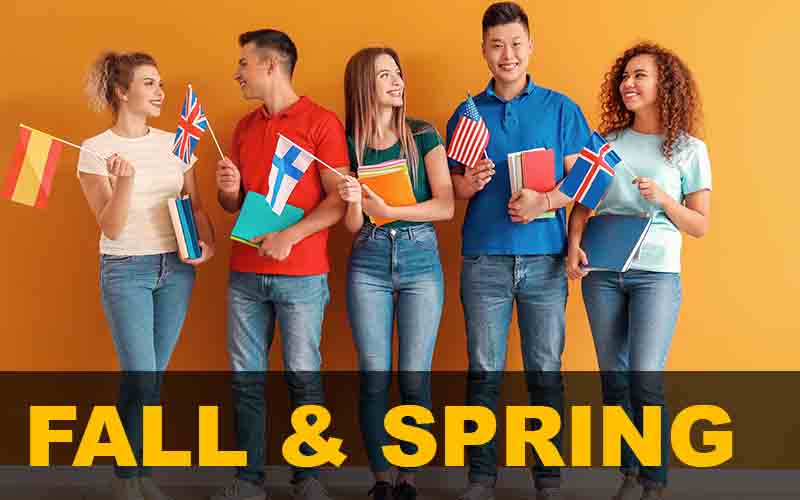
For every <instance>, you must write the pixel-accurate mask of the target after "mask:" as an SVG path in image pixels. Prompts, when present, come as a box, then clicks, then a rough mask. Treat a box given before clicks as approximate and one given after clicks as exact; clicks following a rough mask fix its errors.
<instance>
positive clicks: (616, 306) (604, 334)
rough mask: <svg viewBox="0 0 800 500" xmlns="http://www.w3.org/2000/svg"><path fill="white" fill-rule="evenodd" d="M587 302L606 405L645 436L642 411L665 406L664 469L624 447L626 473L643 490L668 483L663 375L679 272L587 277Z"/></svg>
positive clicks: (678, 290)
mask: <svg viewBox="0 0 800 500" xmlns="http://www.w3.org/2000/svg"><path fill="white" fill-rule="evenodd" d="M582 290H583V301H584V303H585V304H586V312H587V314H588V316H589V325H590V326H591V329H592V337H593V338H594V345H595V350H596V351H597V362H598V365H599V367H600V371H601V377H602V382H603V384H602V385H603V404H604V405H615V406H622V407H623V408H625V411H626V412H627V413H628V416H629V417H632V420H633V422H634V423H635V424H636V428H637V429H639V432H642V429H643V426H642V414H643V407H644V406H660V407H661V464H662V465H661V466H659V467H639V463H638V460H637V459H636V456H635V455H634V454H633V453H632V452H631V450H630V448H629V447H628V446H627V444H626V445H625V446H623V448H622V457H621V458H622V461H621V463H622V468H621V469H622V472H623V473H626V474H634V473H636V470H637V469H638V472H639V480H640V481H641V482H642V483H643V484H644V485H645V486H654V485H664V484H666V482H667V462H668V460H669V454H670V440H669V421H668V419H669V416H668V413H667V407H666V404H665V398H664V383H663V376H662V372H663V370H664V365H665V363H666V359H667V354H668V353H669V347H670V344H671V343H672V335H673V333H674V331H675V323H676V322H677V320H678V310H679V309H680V304H681V277H680V274H678V273H656V272H649V271H635V270H634V271H627V272H625V273H618V272H607V271H592V272H591V273H589V275H588V276H586V277H585V278H583V283H582Z"/></svg>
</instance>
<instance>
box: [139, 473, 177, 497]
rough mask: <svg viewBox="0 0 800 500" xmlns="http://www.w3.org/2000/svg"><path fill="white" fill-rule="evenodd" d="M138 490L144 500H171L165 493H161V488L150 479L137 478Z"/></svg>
mask: <svg viewBox="0 0 800 500" xmlns="http://www.w3.org/2000/svg"><path fill="white" fill-rule="evenodd" d="M139 489H140V490H141V492H142V496H143V497H144V500H173V499H172V497H170V496H167V494H166V493H164V492H163V491H161V488H159V487H158V485H156V483H154V482H153V478H152V477H148V476H141V477H139Z"/></svg>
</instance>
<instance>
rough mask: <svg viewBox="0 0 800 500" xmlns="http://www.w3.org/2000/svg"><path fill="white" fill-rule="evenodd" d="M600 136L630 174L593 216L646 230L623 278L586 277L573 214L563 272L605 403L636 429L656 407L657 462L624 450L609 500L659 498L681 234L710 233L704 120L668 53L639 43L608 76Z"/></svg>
mask: <svg viewBox="0 0 800 500" xmlns="http://www.w3.org/2000/svg"><path fill="white" fill-rule="evenodd" d="M601 100H602V110H603V113H602V118H601V123H600V133H601V134H603V135H604V136H605V137H606V139H607V140H608V141H609V142H610V143H611V145H612V147H613V148H614V150H616V151H617V153H619V155H620V157H622V159H623V161H624V162H625V163H626V164H627V165H628V167H629V169H630V171H631V172H632V173H633V174H634V175H636V178H633V179H632V178H631V177H630V175H629V174H627V172H626V171H627V170H628V169H619V170H618V172H617V175H615V176H614V181H613V183H612V185H611V188H610V189H609V191H608V194H607V195H606V197H605V199H604V200H603V201H602V202H601V203H600V204H599V205H598V207H597V213H598V215H599V214H618V215H638V214H642V213H647V214H649V215H650V217H652V219H653V220H652V225H651V228H650V230H649V232H648V233H647V236H646V237H645V240H644V242H643V243H642V246H641V249H640V251H639V253H638V255H637V256H636V257H635V259H634V261H633V263H632V265H631V266H630V269H629V270H628V271H626V272H622V273H621V272H610V271H592V272H591V273H587V272H586V271H585V270H584V269H582V267H583V266H587V265H589V264H590V262H588V261H587V258H586V254H585V253H584V252H583V250H581V248H580V241H581V236H582V234H583V229H584V227H585V224H586V221H587V220H588V218H589V216H590V215H591V211H590V210H589V209H587V208H585V207H583V206H580V205H576V206H575V208H574V209H573V211H572V214H571V215H570V224H569V249H568V257H567V275H568V276H569V277H570V279H576V278H583V282H582V290H583V299H584V303H585V305H586V312H587V315H588V317H589V324H590V326H591V329H592V336H593V338H594V344H595V349H596V351H597V360H598V364H599V367H600V370H601V372H602V382H603V403H604V404H605V405H619V406H622V407H624V408H625V409H626V411H627V412H628V414H629V416H631V417H632V419H633V421H634V423H635V424H636V426H637V428H638V429H639V431H640V432H642V430H643V417H642V415H643V411H644V410H643V408H644V407H645V406H656V407H660V409H661V443H662V446H661V461H660V463H661V465H659V466H639V464H638V462H637V459H636V456H635V455H634V454H633V453H632V452H631V450H630V449H629V448H628V447H627V446H624V447H623V450H622V468H621V470H622V472H623V474H624V478H623V480H622V485H621V486H620V489H619V491H618V492H617V494H616V495H615V496H614V498H615V499H619V500H622V499H632V498H634V497H635V495H636V493H637V490H638V488H637V485H636V483H637V477H636V476H637V475H638V483H640V484H641V485H642V486H643V487H644V492H643V495H642V496H641V498H642V499H648V500H649V499H660V498H662V496H663V491H664V488H665V487H666V483H667V467H666V464H667V460H668V458H669V449H670V448H669V439H668V436H669V435H668V432H669V426H668V419H667V412H666V406H665V398H664V388H663V382H662V374H661V372H662V371H663V369H664V366H665V363H666V359H667V354H668V352H669V348H670V344H671V341H672V336H673V333H674V331H675V324H676V321H677V318H678V310H679V308H680V303H681V278H680V270H681V262H680V257H681V240H682V236H681V233H683V232H685V233H687V234H689V235H691V236H694V237H696V238H699V237H701V236H703V235H704V234H705V233H706V232H707V231H708V226H709V218H710V206H711V167H710V163H709V158H708V151H707V150H706V145H705V143H703V141H701V140H700V139H697V138H695V137H694V134H696V127H697V123H698V121H699V117H700V100H699V96H698V91H697V85H696V83H695V81H694V78H693V77H692V74H691V72H690V71H689V69H688V68H687V67H686V65H685V64H684V63H683V62H682V61H681V60H680V59H679V58H678V56H676V55H675V54H674V53H672V52H671V51H669V50H666V49H664V48H662V47H659V46H658V45H655V44H652V43H641V44H638V45H636V46H634V47H632V48H630V49H628V50H627V51H625V53H624V54H622V56H621V57H619V58H618V59H617V60H616V62H615V63H614V65H613V66H612V68H611V70H610V71H609V72H608V73H607V74H606V77H605V82H604V83H603V87H602V91H601Z"/></svg>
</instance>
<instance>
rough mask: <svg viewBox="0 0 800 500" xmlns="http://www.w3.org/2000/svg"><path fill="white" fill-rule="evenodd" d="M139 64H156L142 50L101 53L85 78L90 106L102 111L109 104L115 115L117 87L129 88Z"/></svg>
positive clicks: (117, 100) (117, 97)
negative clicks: (124, 52)
mask: <svg viewBox="0 0 800 500" xmlns="http://www.w3.org/2000/svg"><path fill="white" fill-rule="evenodd" d="M139 66H158V65H157V64H156V60H155V59H154V58H153V56H151V55H149V54H145V53H143V52H129V53H126V54H118V53H116V52H105V53H103V54H102V55H101V56H100V58H99V59H98V60H97V61H96V62H95V63H94V64H93V65H92V67H91V68H90V69H89V75H88V77H87V79H86V93H87V94H88V96H89V102H90V104H91V105H92V107H93V108H94V109H95V110H97V111H102V110H104V109H105V108H106V107H108V106H110V107H111V112H112V113H113V114H114V116H116V115H117V113H119V107H120V102H119V95H117V89H120V90H128V89H129V88H130V86H131V82H132V81H133V73H134V71H136V68H138V67H139Z"/></svg>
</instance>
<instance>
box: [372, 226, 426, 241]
mask: <svg viewBox="0 0 800 500" xmlns="http://www.w3.org/2000/svg"><path fill="white" fill-rule="evenodd" d="M361 232H362V233H364V234H366V235H368V236H369V237H370V238H373V239H375V238H392V239H404V240H416V239H418V238H419V237H420V236H421V235H423V234H431V233H432V234H434V235H435V234H436V229H434V227H433V224H431V223H430V222H425V223H422V224H415V225H413V226H406V227H398V228H388V227H381V226H376V225H375V224H373V223H371V222H365V223H364V225H363V226H362V227H361Z"/></svg>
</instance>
